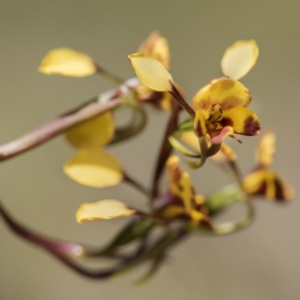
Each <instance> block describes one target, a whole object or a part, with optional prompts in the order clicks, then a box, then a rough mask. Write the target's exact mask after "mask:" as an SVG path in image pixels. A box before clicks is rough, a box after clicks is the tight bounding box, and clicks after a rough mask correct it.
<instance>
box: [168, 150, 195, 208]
mask: <svg viewBox="0 0 300 300" xmlns="http://www.w3.org/2000/svg"><path fill="white" fill-rule="evenodd" d="M179 161H180V159H179V157H178V156H176V155H172V156H170V157H169V159H168V161H167V169H168V175H169V179H170V190H171V192H172V193H173V194H174V195H175V196H177V197H179V198H180V199H181V200H182V202H183V204H184V207H185V211H186V213H190V211H191V209H192V206H193V201H194V195H195V192H194V188H193V186H192V182H191V178H190V175H189V174H188V173H187V172H186V171H184V170H183V169H182V168H181V167H180V166H179Z"/></svg>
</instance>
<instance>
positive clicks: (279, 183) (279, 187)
mask: <svg viewBox="0 0 300 300" xmlns="http://www.w3.org/2000/svg"><path fill="white" fill-rule="evenodd" d="M243 185H244V189H245V191H246V192H247V193H248V194H249V195H262V196H265V197H266V198H267V199H268V200H289V199H291V198H292V197H293V196H294V190H293V188H292V187H291V186H290V185H289V184H287V183H286V182H284V181H283V180H282V179H281V178H280V177H279V176H278V175H277V174H276V173H275V172H273V171H270V170H266V169H258V170H257V171H254V172H251V173H249V174H248V175H246V176H245V177H244V180H243Z"/></svg>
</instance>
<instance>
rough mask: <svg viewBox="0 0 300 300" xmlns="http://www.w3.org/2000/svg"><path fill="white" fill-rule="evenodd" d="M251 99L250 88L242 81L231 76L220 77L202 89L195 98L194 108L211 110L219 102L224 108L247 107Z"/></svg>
mask: <svg viewBox="0 0 300 300" xmlns="http://www.w3.org/2000/svg"><path fill="white" fill-rule="evenodd" d="M250 101H251V94H250V92H249V90H248V89H247V88H246V87H245V86H244V85H243V84H241V83H240V82H238V81H236V80H233V79H230V78H224V77H222V78H218V79H214V80H213V81H211V82H210V83H209V84H207V85H206V86H204V87H203V88H202V89H200V90H199V91H198V92H197V94H196V95H195V96H194V98H193V107H194V109H196V110H197V109H200V108H201V109H204V110H209V109H210V108H211V107H212V106H213V105H216V104H219V105H220V107H221V109H222V110H228V109H230V108H232V107H246V106H248V105H249V103H250Z"/></svg>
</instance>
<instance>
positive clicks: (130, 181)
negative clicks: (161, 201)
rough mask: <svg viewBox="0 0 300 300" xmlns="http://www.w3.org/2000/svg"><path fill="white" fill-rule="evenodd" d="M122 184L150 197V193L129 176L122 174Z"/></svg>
mask: <svg viewBox="0 0 300 300" xmlns="http://www.w3.org/2000/svg"><path fill="white" fill-rule="evenodd" d="M124 182H126V183H128V184H130V185H131V186H133V187H134V188H135V189H137V190H138V191H140V192H141V193H142V194H144V195H145V196H146V197H148V198H150V197H151V193H150V191H149V190H148V189H147V188H146V187H144V186H143V185H142V184H141V183H139V182H137V181H136V180H135V179H133V178H132V177H131V176H129V175H128V174H127V173H126V174H124Z"/></svg>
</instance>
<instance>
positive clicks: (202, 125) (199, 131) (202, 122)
mask: <svg viewBox="0 0 300 300" xmlns="http://www.w3.org/2000/svg"><path fill="white" fill-rule="evenodd" d="M206 119H207V112H206V111H205V110H203V109H198V110H197V111H196V114H195V119H194V129H195V133H196V135H197V136H198V137H202V136H205V135H206V133H207V128H206Z"/></svg>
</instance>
